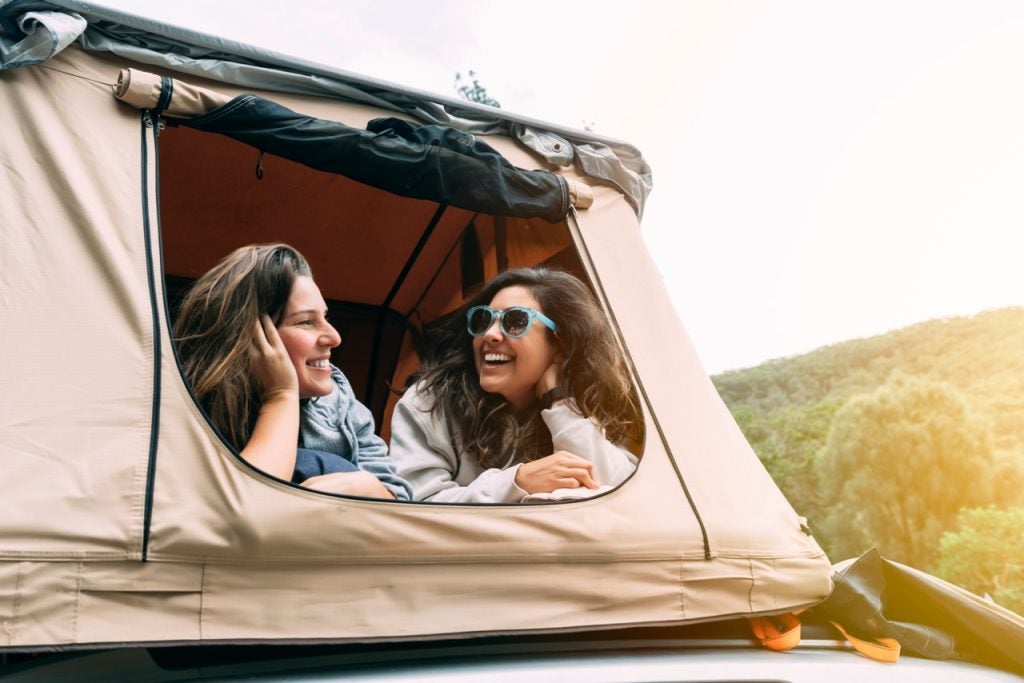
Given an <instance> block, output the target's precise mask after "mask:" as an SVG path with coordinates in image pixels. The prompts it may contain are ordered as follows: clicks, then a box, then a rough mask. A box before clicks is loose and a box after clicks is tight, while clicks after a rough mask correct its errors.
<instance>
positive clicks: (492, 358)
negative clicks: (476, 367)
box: [484, 353, 512, 363]
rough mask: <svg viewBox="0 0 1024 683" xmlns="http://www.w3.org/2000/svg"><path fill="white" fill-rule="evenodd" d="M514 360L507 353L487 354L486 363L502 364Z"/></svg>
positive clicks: (485, 356) (485, 355)
mask: <svg viewBox="0 0 1024 683" xmlns="http://www.w3.org/2000/svg"><path fill="white" fill-rule="evenodd" d="M510 360H512V356H509V355H508V354H505V353H485V354H484V361H485V362H487V363H502V362H505V361H510Z"/></svg>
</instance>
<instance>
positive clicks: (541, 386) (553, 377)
mask: <svg viewBox="0 0 1024 683" xmlns="http://www.w3.org/2000/svg"><path fill="white" fill-rule="evenodd" d="M561 377H562V364H561V363H558V362H555V363H552V364H551V365H549V366H548V367H547V369H546V370H545V371H544V374H542V375H541V376H540V379H539V380H537V384H535V385H534V387H533V394H534V396H536V397H537V400H538V401H539V400H540V399H541V398H543V397H544V394H546V393H548V392H549V391H551V390H552V389H554V388H555V387H557V386H561Z"/></svg>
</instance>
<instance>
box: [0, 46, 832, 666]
mask: <svg viewBox="0 0 1024 683" xmlns="http://www.w3.org/2000/svg"><path fill="white" fill-rule="evenodd" d="M121 61H122V60H108V59H98V58H95V57H92V56H89V55H86V54H84V53H81V52H80V51H78V50H73V49H69V50H67V51H65V53H63V54H62V55H61V56H60V57H58V58H57V59H56V60H53V61H52V62H51V63H50V64H48V65H45V66H39V67H26V68H22V69H17V70H15V71H13V72H6V73H4V74H2V75H0V78H3V79H5V80H4V83H5V85H8V84H14V85H15V87H14V88H8V87H5V88H4V89H3V91H2V92H0V114H3V115H7V116H8V117H12V116H17V117H18V120H19V122H20V125H21V126H22V130H23V131H26V134H25V135H22V136H20V137H19V139H18V140H16V141H12V140H10V138H9V136H4V138H3V141H2V142H0V144H2V145H3V147H2V148H0V149H2V150H3V155H4V156H3V158H4V161H5V164H4V165H3V166H2V167H0V169H2V171H0V172H3V173H5V174H6V176H7V178H5V180H8V179H9V183H10V184H11V185H14V186H17V187H20V188H21V192H20V193H19V194H16V195H15V196H16V197H17V198H18V201H19V206H18V210H17V211H15V214H16V216H17V217H18V220H17V222H15V223H13V224H12V225H13V226H14V227H13V228H8V227H6V226H5V228H4V230H5V232H9V231H11V230H16V232H14V235H15V238H16V240H17V241H16V244H17V247H18V248H17V251H15V250H5V251H4V252H3V255H2V256H0V258H2V259H4V261H3V265H4V266H5V268H4V271H3V272H2V273H0V278H3V280H2V283H3V285H4V290H3V297H2V298H0V305H2V306H4V309H3V311H2V312H3V316H4V320H5V321H6V320H18V319H19V318H18V316H26V319H27V320H28V321H29V322H30V324H31V325H32V326H33V327H32V329H31V330H29V331H25V329H23V328H22V327H21V326H20V325H19V326H18V327H17V328H13V327H11V326H10V325H8V324H6V323H5V333H4V336H3V337H2V340H3V345H4V348H3V353H4V354H5V355H7V354H9V353H10V352H11V350H13V352H14V353H17V354H21V357H24V358H28V359H30V360H31V365H29V364H27V363H26V365H25V366H22V367H27V368H29V369H30V370H29V371H25V370H19V369H16V368H10V367H9V365H10V364H7V365H5V367H4V370H3V372H4V373H5V379H9V380H10V382H9V383H5V389H6V391H5V396H4V397H3V398H2V399H0V400H3V401H5V402H6V403H5V404H4V408H5V410H4V412H3V413H2V415H3V416H4V417H3V418H0V419H3V420H4V422H2V423H0V425H2V427H3V432H2V434H0V436H2V439H0V448H2V449H4V450H3V451H0V453H2V454H3V460H4V462H5V465H7V463H13V465H9V466H13V467H16V468H17V469H16V470H14V471H15V472H16V478H15V479H14V480H13V481H15V482H19V484H20V486H21V487H22V488H23V491H21V492H20V493H19V494H18V496H20V497H16V498H14V500H15V501H16V502H17V503H18V508H17V510H16V511H15V510H14V508H11V510H12V515H13V516H10V517H8V516H7V515H6V514H5V515H4V516H3V518H2V519H0V525H2V526H0V530H2V533H0V539H2V541H0V621H3V622H4V623H5V625H6V626H7V628H6V630H5V633H4V638H5V639H6V640H5V641H0V645H4V646H7V647H22V648H24V647H34V646H53V645H55V644H56V645H74V644H95V643H104V642H120V641H136V642H137V641H139V639H140V634H145V635H143V636H141V637H142V638H145V639H146V640H147V641H158V642H196V641H223V642H239V641H251V640H264V641H266V640H274V641H312V640H335V641H339V640H348V639H361V640H364V639H379V638H401V637H427V636H436V635H450V634H459V633H463V634H468V633H476V634H479V633H498V632H511V631H517V630H544V629H581V628H592V627H597V626H614V625H626V624H650V623H681V622H687V621H703V620H710V619H715V618H721V617H723V616H732V615H753V614H761V613H769V612H778V611H785V610H787V609H791V608H794V607H797V606H803V605H807V604H810V603H813V602H815V601H817V600H819V599H821V598H822V597H824V596H825V595H827V593H828V591H829V589H830V585H831V584H830V574H831V569H830V566H829V564H828V561H827V560H826V558H825V557H824V555H823V554H822V552H821V551H820V549H819V548H818V547H817V545H816V544H815V543H814V541H813V539H811V538H810V537H808V536H806V535H804V534H803V533H802V532H801V531H800V528H799V526H800V525H799V520H798V518H797V517H796V515H795V514H794V513H793V511H792V509H791V508H790V507H789V505H788V503H786V501H785V500H784V499H783V498H782V496H781V494H779V492H778V490H777V489H776V488H775V486H774V484H772V482H771V481H770V479H768V477H767V474H766V473H764V470H763V468H761V466H760V464H759V463H758V462H757V459H756V457H755V456H754V454H753V452H752V451H751V450H750V447H749V446H748V445H747V444H746V442H745V441H743V439H742V436H741V435H740V434H739V432H738V429H737V428H736V426H735V424H734V423H733V422H732V419H731V417H729V415H728V413H727V412H726V411H725V409H724V406H722V404H721V401H720V400H719V399H718V397H717V395H716V394H715V392H714V389H713V387H712V386H711V384H710V381H709V380H708V379H707V377H706V375H705V373H704V372H703V370H702V369H701V368H700V365H699V362H698V361H697V358H696V354H695V352H694V350H693V348H692V346H691V344H690V342H689V340H688V339H687V338H686V335H685V332H684V331H683V329H682V326H681V325H680V324H679V323H678V320H677V319H676V316H675V312H674V310H673V308H672V305H671V303H670V302H669V300H668V297H667V294H666V293H665V291H664V287H663V286H662V284H661V282H660V280H659V278H658V276H657V274H656V271H655V270H654V267H653V264H652V263H651V261H650V258H649V256H648V254H647V253H646V250H645V248H644V245H643V241H642V239H641V237H640V233H639V228H638V224H637V219H636V215H635V213H634V212H633V211H632V209H631V208H630V206H629V205H628V204H627V202H626V201H625V200H624V199H623V197H622V195H621V194H619V193H618V192H616V191H614V190H612V189H610V188H606V187H597V188H595V195H596V201H595V204H594V206H593V207H591V208H590V209H588V210H586V211H581V212H580V214H579V218H578V222H577V221H573V220H571V219H570V225H571V226H572V227H573V229H574V230H576V232H577V248H578V249H579V250H580V254H581V259H582V261H583V263H584V266H585V267H586V268H587V269H588V270H589V271H591V272H592V273H594V274H595V277H596V279H595V282H596V283H597V285H598V290H599V292H601V293H602V294H603V295H604V296H606V297H607V298H606V303H607V305H609V306H610V309H611V311H612V313H613V315H614V319H615V321H616V322H617V324H618V327H619V328H620V329H621V332H622V339H623V341H624V344H625V347H626V349H627V351H628V352H629V354H630V356H631V358H632V360H633V362H634V364H635V366H636V369H637V371H638V376H639V380H640V383H641V386H642V387H643V390H644V393H645V395H646V396H647V398H648V399H649V402H648V410H647V421H646V431H647V443H646V445H645V450H644V454H643V458H642V461H641V465H640V467H639V469H638V471H637V473H636V474H635V475H634V476H633V477H632V478H631V479H630V480H629V481H627V482H626V483H625V484H624V485H623V486H621V487H620V488H619V489H617V490H615V491H612V492H610V493H608V494H606V495H603V496H601V497H598V498H594V499H590V500H586V501H582V502H577V503H572V504H565V505H539V506H531V505H496V506H458V505H431V504H401V503H396V502H385V501H368V500H355V499H345V498H340V497H333V496H328V495H324V494H319V493H315V492H312V491H309V490H304V489H300V488H297V487H294V486H291V485H289V484H286V483H283V482H279V481H276V480H274V479H272V478H270V477H268V476H266V475H264V474H262V473H260V472H258V471H255V470H254V469H253V468H251V467H250V466H248V465H247V464H245V463H244V462H242V461H241V460H240V459H239V458H238V457H237V456H236V455H235V454H233V453H232V452H231V451H230V450H229V449H228V448H227V447H226V446H225V445H224V444H223V443H222V442H221V441H220V439H219V438H218V437H217V436H216V435H215V434H214V432H213V430H212V428H211V427H210V426H209V425H208V424H207V423H206V421H205V419H204V418H203V416H202V415H201V413H200V411H199V409H198V407H197V406H196V405H195V403H194V402H193V400H192V398H191V396H190V394H189V392H188V389H187V387H186V386H185V383H184V381H183V379H182V378H181V375H180V373H179V371H178V367H177V364H176V361H175V358H174V353H173V348H172V344H171V341H170V338H169V335H168V332H167V325H166V322H167V315H166V312H165V311H164V310H163V307H162V291H161V290H160V287H161V277H160V273H156V277H155V279H154V284H153V287H154V288H155V289H153V291H152V295H154V296H155V301H156V303H157V313H158V316H157V319H156V325H155V326H154V319H153V316H152V309H151V291H150V289H151V288H150V284H149V278H148V276H147V270H148V261H149V259H152V260H153V261H155V262H156V263H159V252H160V244H159V233H158V232H157V231H156V228H155V225H154V224H153V223H154V222H155V216H156V214H155V207H154V206H153V204H152V201H151V202H150V204H149V206H148V209H149V213H147V212H146V211H144V210H143V206H144V202H143V187H145V188H146V191H145V193H146V194H147V195H148V196H149V198H150V199H151V200H153V199H154V197H155V193H156V191H157V188H156V186H155V182H156V173H155V169H153V168H152V167H150V168H149V169H148V175H147V176H145V177H147V178H148V182H147V184H146V185H143V182H142V179H143V177H144V173H143V165H142V157H141V153H140V150H141V149H142V146H141V144H140V143H141V141H142V140H143V139H144V135H143V133H144V132H145V131H146V129H145V128H144V127H143V125H142V123H141V119H142V116H141V115H140V114H139V112H137V111H133V110H131V109H130V108H128V107H127V106H126V105H124V104H121V103H118V102H116V101H115V100H114V99H113V97H112V96H111V94H110V92H109V87H108V86H109V85H110V84H112V83H113V81H114V80H116V76H117V72H118V70H119V69H120V68H121V67H123V66H128V65H127V64H124V63H121ZM227 90H230V89H227ZM267 96H268V97H273V98H275V99H276V100H277V101H279V102H281V103H282V104H284V105H286V106H289V107H291V108H293V109H296V110H299V111H301V110H304V109H315V110H316V111H315V113H316V114H317V115H319V116H323V117H325V118H331V119H333V120H340V121H344V122H350V121H351V120H353V119H359V118H364V117H366V116H367V115H368V114H369V113H372V112H370V111H369V110H368V109H367V108H366V107H352V106H351V105H346V104H344V103H338V102H331V101H327V100H319V101H316V103H315V106H310V103H311V102H312V100H310V99H309V98H302V97H294V96H285V95H281V94H274V93H267ZM37 100H38V102H37ZM26 103H31V104H26ZM49 128H53V129H54V130H47V129H49ZM36 131H38V132H36ZM44 131H45V134H44ZM68 136H70V139H68ZM54 137H56V138H58V139H60V140H61V145H60V147H59V148H51V149H49V151H47V149H48V148H47V144H49V143H48V142H47V141H48V140H50V139H53V138H54ZM496 146H497V147H499V149H500V150H501V151H502V152H503V153H507V155H508V156H510V157H512V161H513V163H516V164H522V165H527V164H532V165H533V166H534V167H535V166H536V165H537V162H536V160H535V159H533V157H532V156H531V155H529V154H526V153H524V152H521V151H513V149H514V144H513V143H511V142H508V141H496ZM65 147H66V149H65ZM15 154H16V155H17V156H15ZM8 159H24V161H23V163H21V164H19V165H18V166H17V167H14V166H13V165H12V164H11V163H10V162H8V161H7V160H8ZM37 159H42V160H43V163H44V165H42V166H39V167H37V166H38V165H39V162H38V161H37ZM150 161H152V159H150ZM22 166H24V170H19V169H20V168H21V167H22ZM569 175H572V173H569ZM23 178H24V180H23ZM4 191H5V193H6V192H8V190H6V189H5V190H4ZM22 216H24V219H22ZM147 216H148V218H150V221H149V223H150V225H149V227H150V231H151V232H150V233H149V234H150V236H151V237H152V244H151V245H150V252H149V253H148V254H147V251H146V241H145V235H146V233H145V232H144V231H143V227H144V226H145V224H146V223H147V221H146V218H147ZM6 241H7V235H6V234H5V242H6ZM54 252H56V255H54ZM147 257H149V258H147ZM26 287H33V289H29V290H26ZM11 292H13V293H15V295H10V296H9V295H8V293H11ZM33 299H35V300H38V301H39V302H44V303H33V301H32V300H33ZM38 329H44V330H46V333H45V334H42V335H37V334H34V331H35V330H38ZM154 331H156V334H157V335H158V336H157V337H156V341H157V345H156V348H154V343H153V342H154ZM54 338H57V339H59V340H63V341H66V343H67V344H68V345H72V344H73V346H70V348H73V351H74V353H75V355H74V357H71V358H68V359H67V362H66V363H60V364H58V365H57V366H55V367H54V363H53V362H52V360H53V353H54V350H53V349H51V348H47V345H45V344H42V343H40V342H41V341H42V340H44V339H47V340H49V339H54ZM66 348H68V347H65V349H66ZM65 349H59V350H58V351H57V352H58V353H60V352H62V351H64V350H65ZM157 359H159V360H158V362H159V366H158V370H157V371H156V372H154V363H156V362H157ZM51 367H52V369H51ZM35 373H38V374H35ZM41 380H42V381H41ZM157 387H158V388H159V394H158V397H159V405H158V408H159V411H158V413H157V414H158V415H159V430H158V441H157V444H156V446H157V447H156V451H155V453H156V458H155V464H154V465H152V467H149V468H148V469H147V466H148V463H149V462H150V453H151V443H150V434H151V432H152V430H151V427H152V426H154V423H153V421H152V416H153V414H154V413H153V410H152V408H153V405H152V399H153V395H154V390H155V388H157ZM26 406H27V407H26ZM26 420H28V422H26ZM35 465H38V467H34V466H35ZM38 468H42V469H43V473H44V474H45V475H46V476H42V477H41V476H39V473H38V472H37V469H38ZM47 468H49V469H47ZM147 477H151V478H152V484H153V486H152V497H151V498H150V499H148V501H147V498H146V495H145V494H146V483H147V480H148V479H147ZM33 484H35V485H33ZM684 485H685V486H684ZM691 499H692V502H691ZM0 500H2V501H3V505H5V508H4V512H5V513H6V512H7V509H8V508H7V507H6V506H7V503H8V501H10V500H11V498H10V497H8V496H6V495H5V496H2V497H0ZM147 502H150V503H151V525H150V526H149V533H148V535H147V534H146V533H145V532H144V529H143V522H144V520H145V519H146V515H147ZM733 506H735V507H733ZM80 510H83V511H84V512H80ZM702 526H703V529H702ZM705 530H706V532H707V533H706V534H705V533H704V531H705ZM705 538H706V539H707V541H705ZM144 546H145V552H146V558H145V559H146V561H145V562H143V561H139V560H140V558H141V556H142V552H143V547H144ZM609 577H614V579H613V580H609ZM510 596H514V599H510ZM156 614H159V615H160V616H159V619H155V618H154V615H156Z"/></svg>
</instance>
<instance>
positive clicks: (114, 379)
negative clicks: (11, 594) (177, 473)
mask: <svg viewBox="0 0 1024 683" xmlns="http://www.w3.org/2000/svg"><path fill="white" fill-rule="evenodd" d="M65 67H70V68H71V69H72V71H73V72H78V73H77V75H68V74H66V73H64V72H63V70H64V68H65ZM98 75H99V74H95V73H92V72H89V71H87V72H84V73H83V72H82V67H80V66H77V65H76V66H72V65H71V62H70V61H69V60H67V59H57V60H54V63H53V64H52V65H50V66H39V67H31V68H22V69H15V70H12V71H3V72H0V120H2V121H3V122H4V128H5V130H4V133H3V135H0V189H2V192H3V200H2V204H3V219H2V225H3V249H0V288H2V289H0V292H2V294H0V320H2V321H3V322H2V324H0V340H2V356H3V358H4V362H3V364H2V365H0V387H3V390H2V391H0V462H2V463H3V468H4V479H5V486H4V490H3V494H2V495H0V553H2V554H3V556H4V557H7V558H16V557H19V556H29V555H34V556H37V557H43V556H48V555H51V556H57V557H60V558H62V559H74V558H83V559H84V558H93V559H95V558H111V559H113V558H126V559H127V558H138V557H139V556H140V554H141V546H142V536H143V534H142V530H143V518H144V514H145V504H144V503H145V490H146V485H147V471H148V461H149V454H150V445H151V441H152V439H153V424H152V414H153V405H154V391H155V388H154V384H153V377H154V339H153V317H154V314H153V310H152V307H151V302H150V291H149V287H148V285H147V259H146V243H145V240H146V231H145V224H144V216H143V214H144V212H143V198H142V193H143V188H142V186H141V179H142V177H143V173H142V168H141V166H142V163H143V159H142V157H141V154H140V149H141V145H140V139H141V136H142V135H143V129H142V127H141V123H140V117H139V116H138V115H137V114H136V113H135V112H131V111H128V110H126V109H124V108H117V107H111V106H110V103H109V100H110V99H111V97H110V91H109V88H107V87H106V86H105V85H104V84H103V83H102V80H99V79H96V78H93V76H98ZM0 585H4V586H9V585H10V584H9V583H6V582H0Z"/></svg>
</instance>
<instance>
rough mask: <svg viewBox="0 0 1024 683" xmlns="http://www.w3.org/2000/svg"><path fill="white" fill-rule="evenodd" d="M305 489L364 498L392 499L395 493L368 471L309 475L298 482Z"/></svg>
mask: <svg viewBox="0 0 1024 683" xmlns="http://www.w3.org/2000/svg"><path fill="white" fill-rule="evenodd" d="M300 485H301V486H303V487H305V488H307V489H313V490H314V491H324V492H326V493H341V494H344V495H346V496H363V497H364V498H385V499H388V500H392V499H394V497H395V495H394V494H393V493H391V491H388V490H387V489H386V488H385V487H384V485H383V484H381V483H380V479H378V478H377V477H375V476H373V475H372V474H370V473H369V472H364V471H362V470H360V471H359V472H332V473H331V474H321V475H319V476H316V477H310V478H309V479H307V480H306V481H304V482H302V484H300Z"/></svg>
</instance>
